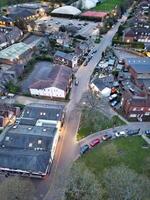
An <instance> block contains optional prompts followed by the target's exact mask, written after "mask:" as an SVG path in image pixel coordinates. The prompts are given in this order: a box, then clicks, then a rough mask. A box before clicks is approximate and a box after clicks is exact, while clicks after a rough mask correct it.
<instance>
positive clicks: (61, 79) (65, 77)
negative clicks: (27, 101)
mask: <svg viewBox="0 0 150 200" xmlns="http://www.w3.org/2000/svg"><path fill="white" fill-rule="evenodd" d="M71 76H72V70H71V68H69V67H66V66H59V65H56V66H55V67H54V68H53V69H52V70H51V72H50V73H49V77H48V79H47V80H39V81H37V82H34V83H33V84H32V85H31V86H30V89H44V88H49V87H56V88H59V89H62V90H66V88H67V86H68V83H69V80H70V77H71Z"/></svg>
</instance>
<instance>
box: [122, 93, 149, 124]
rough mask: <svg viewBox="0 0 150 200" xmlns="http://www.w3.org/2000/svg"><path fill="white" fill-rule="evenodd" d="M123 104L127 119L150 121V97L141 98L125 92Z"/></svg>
mask: <svg viewBox="0 0 150 200" xmlns="http://www.w3.org/2000/svg"><path fill="white" fill-rule="evenodd" d="M121 104H122V108H123V110H124V112H125V114H126V116H127V117H129V118H133V119H142V118H143V119H144V120H146V119H150V96H144V97H141V96H135V95H133V94H131V93H130V94H129V93H126V92H125V93H124V94H123V97H122V101H121Z"/></svg>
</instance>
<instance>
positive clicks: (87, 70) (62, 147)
mask: <svg viewBox="0 0 150 200" xmlns="http://www.w3.org/2000/svg"><path fill="white" fill-rule="evenodd" d="M124 20H126V17H125V16H124V17H123V18H122V19H121V20H120V21H119V22H118V23H117V24H116V25H115V26H114V28H112V29H111V30H110V31H109V32H108V33H107V34H106V35H105V36H104V37H103V39H102V40H101V42H100V44H98V45H96V50H97V53H95V54H94V55H93V57H92V59H91V60H90V62H89V63H88V64H87V66H86V67H81V68H80V69H79V70H78V71H77V73H76V78H77V79H78V80H79V85H78V86H73V88H72V92H71V100H70V102H69V103H68V105H67V107H66V119H65V124H64V128H63V130H62V134H61V139H60V141H59V143H58V145H57V149H56V154H55V160H54V163H53V166H52V169H51V173H50V176H49V177H48V178H47V179H46V180H45V181H39V182H38V183H37V184H36V187H37V189H38V191H40V192H41V198H40V196H39V195H38V199H43V200H61V199H63V194H64V188H65V184H66V177H67V175H68V172H69V169H70V167H71V165H72V163H73V161H74V160H75V159H76V157H77V156H78V155H79V144H78V143H77V142H76V133H77V130H78V126H79V122H80V112H79V111H78V109H76V106H77V104H78V102H79V101H80V99H81V97H82V95H83V93H84V92H85V91H86V90H87V89H88V83H89V80H90V76H91V74H92V72H93V70H94V68H95V67H96V65H97V64H98V62H99V61H100V59H101V53H102V52H103V51H104V50H105V49H106V47H107V46H110V45H111V41H112V38H113V36H114V35H115V33H116V32H117V30H118V27H119V26H120V23H121V21H124ZM45 188H47V189H48V192H47V193H46V195H45V196H44V197H43V195H44V193H43V195H42V191H43V192H45Z"/></svg>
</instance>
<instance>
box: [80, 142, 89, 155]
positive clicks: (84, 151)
mask: <svg viewBox="0 0 150 200" xmlns="http://www.w3.org/2000/svg"><path fill="white" fill-rule="evenodd" d="M89 148H90V147H89V145H88V144H85V145H83V146H82V147H81V148H80V154H84V153H86V152H87V151H88V150H89Z"/></svg>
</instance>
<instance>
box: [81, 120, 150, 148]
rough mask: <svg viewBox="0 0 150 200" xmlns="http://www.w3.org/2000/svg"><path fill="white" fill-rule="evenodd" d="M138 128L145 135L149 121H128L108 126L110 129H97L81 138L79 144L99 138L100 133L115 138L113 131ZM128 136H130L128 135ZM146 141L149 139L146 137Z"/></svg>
mask: <svg viewBox="0 0 150 200" xmlns="http://www.w3.org/2000/svg"><path fill="white" fill-rule="evenodd" d="M138 128H140V132H139V134H140V135H142V137H143V136H144V137H145V135H144V134H143V133H144V132H145V130H149V129H150V123H149V122H133V123H129V124H127V125H123V126H119V127H115V128H110V129H106V130H103V131H98V132H96V133H93V134H92V135H89V136H87V137H86V138H83V139H82V140H80V142H79V145H80V146H83V145H84V144H89V143H90V141H91V140H93V139H96V138H100V139H101V137H102V135H104V134H108V135H111V136H112V138H113V139H115V138H116V136H115V132H119V131H125V130H135V129H138ZM129 137H131V136H129ZM133 137H134V136H133ZM148 141H149V139H148ZM149 142H150V141H149ZM149 142H148V143H149Z"/></svg>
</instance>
